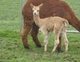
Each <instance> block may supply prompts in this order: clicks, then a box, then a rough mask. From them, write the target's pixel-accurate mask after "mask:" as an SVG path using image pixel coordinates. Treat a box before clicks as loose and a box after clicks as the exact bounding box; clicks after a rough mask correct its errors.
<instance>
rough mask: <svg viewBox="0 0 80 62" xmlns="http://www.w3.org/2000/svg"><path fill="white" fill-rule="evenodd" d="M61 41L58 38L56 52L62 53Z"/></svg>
mask: <svg viewBox="0 0 80 62" xmlns="http://www.w3.org/2000/svg"><path fill="white" fill-rule="evenodd" d="M61 39H62V37H61V36H59V44H58V46H57V51H58V52H62V49H61V45H62V42H61Z"/></svg>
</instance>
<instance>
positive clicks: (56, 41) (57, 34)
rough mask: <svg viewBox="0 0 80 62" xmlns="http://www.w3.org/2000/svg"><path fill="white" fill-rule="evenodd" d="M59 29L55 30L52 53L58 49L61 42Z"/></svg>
mask: <svg viewBox="0 0 80 62" xmlns="http://www.w3.org/2000/svg"><path fill="white" fill-rule="evenodd" d="M59 35H60V34H59V31H55V32H54V36H55V42H54V48H53V50H52V53H54V51H55V50H56V48H57V46H58V44H59Z"/></svg>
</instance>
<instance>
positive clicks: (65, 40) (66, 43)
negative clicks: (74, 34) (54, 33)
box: [63, 32, 68, 53]
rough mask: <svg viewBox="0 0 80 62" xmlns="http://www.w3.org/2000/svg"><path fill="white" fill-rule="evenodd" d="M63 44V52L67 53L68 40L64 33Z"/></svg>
mask: <svg viewBox="0 0 80 62" xmlns="http://www.w3.org/2000/svg"><path fill="white" fill-rule="evenodd" d="M63 38H64V43H65V52H66V53H68V39H67V36H66V32H65V33H63Z"/></svg>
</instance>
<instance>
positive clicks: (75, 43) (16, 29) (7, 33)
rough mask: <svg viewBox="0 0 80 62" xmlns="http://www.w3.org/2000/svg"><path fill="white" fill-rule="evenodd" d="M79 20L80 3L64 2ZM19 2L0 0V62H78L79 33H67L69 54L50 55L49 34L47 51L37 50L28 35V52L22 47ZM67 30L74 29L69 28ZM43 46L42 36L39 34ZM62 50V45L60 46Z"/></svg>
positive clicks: (50, 39)
mask: <svg viewBox="0 0 80 62" xmlns="http://www.w3.org/2000/svg"><path fill="white" fill-rule="evenodd" d="M64 1H66V2H67V3H68V4H69V5H70V7H71V8H72V9H73V11H74V12H75V14H76V16H77V17H78V18H80V6H79V5H80V1H79V0H77V1H76V2H75V0H64ZM20 24H21V23H20V1H19V0H0V62H80V33H67V36H68V39H69V53H68V54H65V52H63V53H58V52H57V51H56V52H55V53H54V54H53V55H50V53H51V50H52V48H53V37H54V35H52V33H50V37H49V44H48V51H47V53H46V54H44V53H43V47H41V48H37V47H36V46H35V44H34V42H33V40H32V38H31V36H30V35H29V37H28V38H29V44H30V48H31V49H29V50H27V49H25V48H24V47H23V44H22V41H21V36H20ZM69 27H70V28H69V29H74V28H72V27H71V26H69ZM39 39H40V41H41V44H42V45H43V35H42V33H41V32H39ZM62 49H63V50H64V43H63V44H62Z"/></svg>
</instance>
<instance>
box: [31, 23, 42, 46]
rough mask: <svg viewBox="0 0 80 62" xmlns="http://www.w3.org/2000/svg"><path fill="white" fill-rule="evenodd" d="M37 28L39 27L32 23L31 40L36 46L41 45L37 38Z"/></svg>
mask: <svg viewBox="0 0 80 62" xmlns="http://www.w3.org/2000/svg"><path fill="white" fill-rule="evenodd" d="M38 30H39V28H38V27H37V26H36V25H35V24H34V25H33V27H32V31H31V36H32V38H33V41H34V42H35V44H36V46H37V47H41V43H40V41H39V39H38V35H37V34H38Z"/></svg>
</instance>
